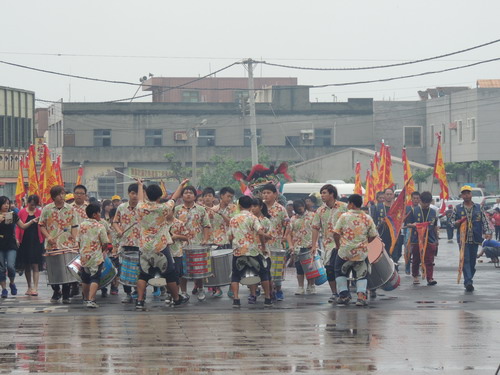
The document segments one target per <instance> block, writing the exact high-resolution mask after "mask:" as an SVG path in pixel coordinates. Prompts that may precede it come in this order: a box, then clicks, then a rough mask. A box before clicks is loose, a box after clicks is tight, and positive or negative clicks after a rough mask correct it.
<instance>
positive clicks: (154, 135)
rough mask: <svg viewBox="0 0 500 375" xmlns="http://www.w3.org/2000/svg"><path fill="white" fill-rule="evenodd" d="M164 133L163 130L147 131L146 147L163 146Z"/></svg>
mask: <svg viewBox="0 0 500 375" xmlns="http://www.w3.org/2000/svg"><path fill="white" fill-rule="evenodd" d="M162 138H163V132H162V130H161V129H146V141H145V144H146V146H161V145H162Z"/></svg>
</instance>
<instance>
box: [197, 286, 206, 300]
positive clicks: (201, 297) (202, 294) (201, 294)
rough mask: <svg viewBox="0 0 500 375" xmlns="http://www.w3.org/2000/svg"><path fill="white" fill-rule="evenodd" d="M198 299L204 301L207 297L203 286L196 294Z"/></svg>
mask: <svg viewBox="0 0 500 375" xmlns="http://www.w3.org/2000/svg"><path fill="white" fill-rule="evenodd" d="M196 296H197V297H198V301H204V300H205V298H207V296H206V294H205V290H204V289H203V288H198V293H197V294H196Z"/></svg>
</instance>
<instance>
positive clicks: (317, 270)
mask: <svg viewBox="0 0 500 375" xmlns="http://www.w3.org/2000/svg"><path fill="white" fill-rule="evenodd" d="M299 261H300V265H301V266H302V269H303V270H304V274H305V276H306V279H307V280H311V279H315V280H314V283H315V284H316V285H322V284H324V283H325V282H326V281H327V277H326V270H325V267H324V266H323V262H322V261H321V257H320V256H319V254H316V255H315V256H314V257H313V255H312V253H311V252H310V251H304V252H301V253H299Z"/></svg>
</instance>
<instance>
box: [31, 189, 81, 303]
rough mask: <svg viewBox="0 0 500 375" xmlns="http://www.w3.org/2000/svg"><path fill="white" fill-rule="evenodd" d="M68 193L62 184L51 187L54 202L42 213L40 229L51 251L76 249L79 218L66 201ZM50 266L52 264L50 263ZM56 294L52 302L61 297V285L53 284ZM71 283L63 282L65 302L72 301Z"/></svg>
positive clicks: (48, 250)
mask: <svg viewBox="0 0 500 375" xmlns="http://www.w3.org/2000/svg"><path fill="white" fill-rule="evenodd" d="M65 195H66V193H65V191H64V188H63V187H62V186H59V185H57V186H53V187H52V188H51V189H50V197H51V198H52V201H53V202H52V203H49V204H48V205H46V206H45V207H44V208H43V210H42V213H41V215H40V221H39V223H38V224H39V225H40V231H41V232H42V234H43V236H44V237H45V250H46V251H47V252H49V253H50V252H51V251H53V250H59V249H76V248H77V246H78V244H77V243H76V238H77V236H78V218H77V217H76V214H75V211H74V210H73V208H72V207H71V206H70V205H69V204H67V203H66V202H65V201H64V197H65ZM48 267H50V265H48ZM51 287H52V290H53V291H54V294H53V295H52V298H51V299H50V301H51V302H57V301H59V299H61V287H60V285H51ZM70 289H71V284H63V286H62V298H63V303H66V304H67V303H70V302H71V301H70V299H69V298H70Z"/></svg>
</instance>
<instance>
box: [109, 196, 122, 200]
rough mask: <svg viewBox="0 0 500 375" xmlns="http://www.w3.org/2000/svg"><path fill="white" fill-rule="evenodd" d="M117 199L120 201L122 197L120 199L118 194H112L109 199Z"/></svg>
mask: <svg viewBox="0 0 500 375" xmlns="http://www.w3.org/2000/svg"><path fill="white" fill-rule="evenodd" d="M117 199H118V200H119V201H121V200H122V199H121V197H120V196H119V195H113V196H112V197H111V200H112V201H115V200H117Z"/></svg>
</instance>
